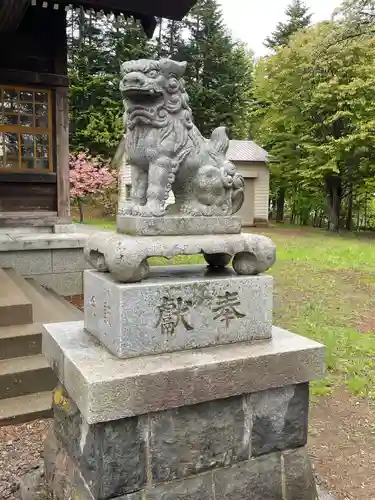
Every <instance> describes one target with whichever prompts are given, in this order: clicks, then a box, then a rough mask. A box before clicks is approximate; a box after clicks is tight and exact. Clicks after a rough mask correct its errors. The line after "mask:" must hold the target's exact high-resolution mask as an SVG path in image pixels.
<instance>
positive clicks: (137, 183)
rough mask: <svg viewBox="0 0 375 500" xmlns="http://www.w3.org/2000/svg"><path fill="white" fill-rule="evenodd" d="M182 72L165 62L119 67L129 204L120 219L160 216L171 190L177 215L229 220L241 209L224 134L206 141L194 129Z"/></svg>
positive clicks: (240, 188)
mask: <svg viewBox="0 0 375 500" xmlns="http://www.w3.org/2000/svg"><path fill="white" fill-rule="evenodd" d="M185 69H186V63H185V62H176V61H172V60H170V59H161V60H160V61H153V60H145V59H140V60H137V61H128V62H125V63H124V64H123V65H122V67H121V76H122V79H121V83H120V90H121V92H122V95H123V97H124V104H125V115H124V119H125V127H126V135H125V138H124V141H125V143H124V144H125V155H126V161H127V162H128V164H130V166H131V170H132V195H131V202H129V203H127V204H126V206H124V207H123V208H122V213H123V214H128V215H142V216H162V215H164V212H165V201H166V200H167V199H168V196H169V194H170V191H171V190H173V193H174V195H175V205H173V207H172V212H173V213H176V214H177V213H180V214H185V215H193V216H199V215H202V216H213V215H231V214H234V213H235V212H237V211H238V210H239V209H240V208H241V205H242V203H243V200H244V181H243V178H242V176H241V175H240V174H239V173H238V172H237V170H236V168H235V166H234V165H233V164H232V163H231V162H229V161H228V160H226V153H227V151H228V146H229V140H228V137H227V134H226V130H225V128H224V127H219V128H217V129H215V130H214V131H213V133H212V136H211V139H210V140H206V139H205V138H204V137H203V136H202V135H201V133H200V132H199V130H198V129H197V127H196V126H195V125H194V123H193V117H192V112H191V109H190V107H189V97H188V95H187V93H186V91H185V84H184V80H183V79H182V76H183V74H184V72H185ZM170 208H171V207H169V209H170ZM169 209H168V210H169Z"/></svg>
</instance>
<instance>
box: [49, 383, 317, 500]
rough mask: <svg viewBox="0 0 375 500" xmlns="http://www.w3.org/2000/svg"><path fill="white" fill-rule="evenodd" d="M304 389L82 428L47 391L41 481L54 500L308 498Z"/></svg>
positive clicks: (311, 499) (62, 399)
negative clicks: (48, 418) (48, 416)
mask: <svg viewBox="0 0 375 500" xmlns="http://www.w3.org/2000/svg"><path fill="white" fill-rule="evenodd" d="M307 417H308V384H307V383H302V384H297V385H289V386H286V387H282V388H276V389H270V390H266V391H261V392H257V393H250V394H243V395H240V396H235V397H231V398H226V399H218V400H215V401H211V402H206V403H201V404H196V405H190V406H185V407H182V408H178V409H171V410H166V411H160V412H153V413H148V414H145V415H141V416H135V417H130V418H125V419H120V420H116V421H111V422H106V423H97V424H91V425H90V424H88V423H87V421H86V420H85V419H84V417H83V416H82V414H81V412H80V411H79V409H78V408H77V406H76V405H75V403H74V402H73V401H72V400H71V398H70V397H69V395H68V394H67V393H66V391H65V390H64V389H63V388H62V387H60V388H58V389H57V390H56V391H55V394H54V421H53V426H52V429H51V430H50V433H49V435H48V437H47V439H46V444H45V468H46V478H47V481H48V483H49V485H50V488H51V490H52V492H53V494H54V498H56V499H58V500H75V499H77V498H78V499H79V500H107V499H116V500H120V499H121V500H315V499H316V489H315V484H314V479H313V473H312V469H311V466H310V462H309V457H308V454H307V450H306V447H305V445H306V439H307Z"/></svg>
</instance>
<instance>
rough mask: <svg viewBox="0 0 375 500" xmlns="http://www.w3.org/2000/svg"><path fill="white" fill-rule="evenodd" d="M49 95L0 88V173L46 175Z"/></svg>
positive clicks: (49, 167)
mask: <svg viewBox="0 0 375 500" xmlns="http://www.w3.org/2000/svg"><path fill="white" fill-rule="evenodd" d="M51 109H52V106H51V91H50V90H44V89H38V90H37V89H31V88H21V87H11V86H6V85H0V172H1V171H4V170H6V171H7V172H22V171H23V172H39V173H40V172H50V171H52V170H53V162H52V114H51Z"/></svg>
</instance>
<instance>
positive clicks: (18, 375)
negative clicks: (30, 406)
mask: <svg viewBox="0 0 375 500" xmlns="http://www.w3.org/2000/svg"><path fill="white" fill-rule="evenodd" d="M56 385H57V378H56V376H55V374H54V373H53V371H52V370H51V368H50V367H49V365H48V363H47V361H46V359H45V358H44V356H43V355H42V354H37V355H35V356H25V357H18V358H12V359H3V360H1V361H0V400H2V399H7V398H14V397H18V396H26V395H28V394H33V393H36V392H45V391H52V390H53V389H54V387H56Z"/></svg>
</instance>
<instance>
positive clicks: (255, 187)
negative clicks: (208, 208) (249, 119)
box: [227, 141, 270, 226]
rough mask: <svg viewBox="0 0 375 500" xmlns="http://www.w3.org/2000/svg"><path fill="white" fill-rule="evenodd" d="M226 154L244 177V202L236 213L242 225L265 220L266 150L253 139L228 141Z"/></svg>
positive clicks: (267, 172)
mask: <svg viewBox="0 0 375 500" xmlns="http://www.w3.org/2000/svg"><path fill="white" fill-rule="evenodd" d="M227 156H228V159H229V160H230V161H231V162H233V163H234V164H235V165H236V168H237V170H238V171H239V172H240V174H241V175H242V176H243V178H244V179H245V202H244V204H243V206H242V208H241V210H240V211H239V212H238V214H237V215H238V216H240V217H241V218H242V225H243V226H252V225H253V224H254V223H256V222H267V221H268V205H269V196H270V170H269V167H268V163H269V161H270V159H269V157H268V153H267V151H265V150H264V149H263V148H261V147H260V146H258V145H257V144H255V142H253V141H230V144H229V150H228V155H227Z"/></svg>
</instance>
